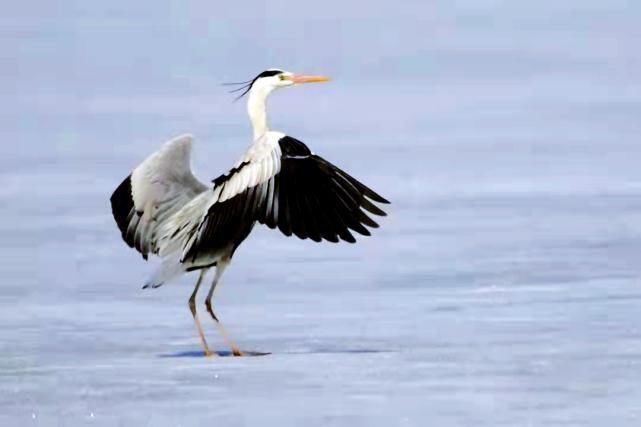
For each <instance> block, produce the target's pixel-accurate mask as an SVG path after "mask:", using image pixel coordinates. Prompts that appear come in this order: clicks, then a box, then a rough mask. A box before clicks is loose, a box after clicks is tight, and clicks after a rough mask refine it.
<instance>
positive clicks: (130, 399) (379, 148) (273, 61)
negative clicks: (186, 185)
mask: <svg viewBox="0 0 641 427" xmlns="http://www.w3.org/2000/svg"><path fill="white" fill-rule="evenodd" d="M99 3H100V4H99ZM640 23H641V4H640V3H638V2H632V1H624V0H610V1H595V0H581V1H556V0H540V1H537V2H525V1H501V0H476V1H474V0H466V1H460V2H451V1H434V2H426V1H416V2H411V1H408V2H400V1H396V2H391V1H373V2H360V3H356V2H345V1H335V0H327V1H323V2H284V1H276V0H274V1H268V2H257V1H252V2H240V1H239V2H214V1H173V2H167V1H162V2H160V1H151V0H145V1H138V2H129V1H121V0H117V1H109V2H82V1H57V2H44V1H41V2H35V1H22V2H10V3H7V4H6V5H4V6H3V12H2V14H1V16H0V65H1V67H0V100H1V102H0V137H1V139H2V142H1V143H0V219H1V221H0V237H1V239H0V260H1V261H0V262H1V265H0V274H1V276H0V277H1V283H0V422H1V424H2V425H20V426H22V425H54V426H56V425H60V426H75V425H105V426H107V425H123V426H129V425H132V426H134V425H135V426H142V425H150V426H193V425H224V426H242V425H279V426H289V425H291V426H300V425H309V426H328V425H350V426H361V425H362V426H374V425H382V426H425V425H433V426H543V425H545V426H552V425H553V426H557V425H563V426H638V425H640V423H641V325H640V323H639V321H640V315H639V312H640V310H639V304H640V303H641V289H640V288H639V279H640V278H641V168H640V167H639V160H640V159H641V141H640V140H639V136H640V135H641V77H640V76H641V49H640V48H639V46H640V45H641V25H640ZM269 67H281V68H284V69H287V70H291V71H295V72H311V73H323V74H328V75H330V76H332V77H333V78H334V80H333V81H332V83H330V84H326V85H310V86H305V87H300V88H293V89H288V90H283V91H280V92H278V93H277V94H275V95H274V96H273V97H272V98H271V100H270V118H271V124H272V127H273V128H274V129H278V130H282V131H284V132H287V133H289V134H290V135H293V136H295V137H297V138H300V139H302V140H303V141H306V142H307V143H308V144H309V145H310V146H311V147H312V148H313V149H314V150H315V151H316V152H317V153H319V154H321V155H323V156H324V157H326V158H328V159H330V160H332V161H334V162H335V163H337V164H338V165H340V166H342V167H344V168H345V169H347V170H348V171H350V172H351V173H352V174H353V175H355V176H356V177H358V178H360V179H362V180H363V181H365V182H366V183H368V184H369V185H371V186H372V187H373V188H375V189H376V190H377V191H380V193H381V194H383V195H385V196H386V197H388V198H389V199H390V200H391V201H392V202H393V204H392V205H391V207H390V209H389V212H390V215H389V217H388V218H386V219H383V220H381V224H382V228H381V229H380V230H378V231H377V232H376V233H374V237H372V238H368V239H362V240H361V241H360V242H359V244H357V245H352V246H350V245H343V246H337V245H332V244H326V245H318V244H314V243H312V242H307V241H297V240H295V239H286V238H284V237H282V236H281V235H280V234H278V233H275V232H272V231H269V230H264V229H257V230H256V231H255V232H254V234H253V235H252V236H251V238H250V239H248V241H247V242H246V243H245V244H244V245H243V246H242V247H241V249H240V250H239V251H238V252H237V254H236V257H235V259H234V263H233V264H232V266H231V268H229V269H228V272H227V274H226V275H225V277H224V280H223V282H222V284H221V285H220V287H219V288H218V290H217V294H216V299H215V303H216V306H217V311H218V314H219V315H220V318H221V319H222V320H223V322H224V323H225V324H226V325H227V328H228V329H229V331H230V333H231V334H232V336H234V337H235V338H236V340H237V341H238V342H239V344H240V345H241V347H243V348H246V349H250V350H265V351H271V352H272V353H273V354H272V355H270V356H266V357H262V358H230V357H225V358H211V359H206V358H202V357H195V356H194V354H195V352H197V351H198V350H199V348H200V347H199V342H198V339H197V336H196V334H195V330H194V328H193V325H192V321H191V316H190V314H189V311H188V308H187V298H188V296H189V294H190V292H191V289H192V286H193V282H194V280H195V277H193V276H187V277H184V278H183V279H181V280H180V282H179V283H177V284H175V285H171V286H166V287H163V288H161V289H158V290H155V291H143V290H141V289H140V286H141V285H142V283H143V279H144V277H145V275H146V273H147V272H148V271H149V269H150V266H149V265H146V264H145V263H144V262H142V260H141V259H140V257H139V256H138V255H137V254H136V253H135V252H133V251H132V250H130V249H128V248H127V247H126V246H125V245H124V244H123V243H122V242H121V241H120V237H119V234H118V232H117V231H116V229H115V225H114V224H113V221H112V219H111V216H110V207H109V203H108V200H109V196H110V194H111V191H112V190H113V189H114V188H115V186H116V185H117V184H118V183H119V182H120V181H121V180H122V178H123V177H124V176H126V175H127V174H128V173H129V171H130V170H131V169H132V168H133V167H134V166H135V165H136V164H137V163H138V162H140V161H141V160H142V159H143V158H144V157H145V156H146V155H148V154H149V153H151V152H152V151H154V150H155V149H157V147H158V146H159V145H160V144H161V143H162V142H163V141H165V140H167V139H169V138H171V137H172V136H175V135H177V134H181V133H185V132H190V133H193V134H194V135H195V137H196V146H195V152H194V168H195V170H196V172H197V175H198V176H199V177H201V179H203V180H205V179H212V178H215V177H216V176H218V175H219V174H220V173H222V172H223V171H225V170H226V168H228V167H229V166H231V165H232V163H233V162H234V161H235V160H236V159H237V157H238V155H239V154H240V152H241V151H242V150H243V149H244V148H245V147H246V146H247V145H248V144H249V143H250V139H251V137H250V129H249V124H248V120H247V118H246V113H245V105H244V102H237V103H232V99H233V97H232V95H229V94H227V93H226V92H225V90H226V88H225V87H224V86H220V83H222V82H226V81H238V80H245V79H248V78H251V77H253V76H254V75H255V74H257V73H258V72H260V71H262V70H263V69H266V68H269ZM199 307H201V305H200V304H199ZM203 323H204V324H205V326H206V329H207V332H208V336H209V339H210V342H211V344H212V345H213V346H215V347H216V348H217V349H224V348H223V347H222V342H221V339H220V338H219V337H218V336H217V334H216V330H215V328H214V325H213V324H211V323H210V322H209V319H208V318H206V317H205V316H203Z"/></svg>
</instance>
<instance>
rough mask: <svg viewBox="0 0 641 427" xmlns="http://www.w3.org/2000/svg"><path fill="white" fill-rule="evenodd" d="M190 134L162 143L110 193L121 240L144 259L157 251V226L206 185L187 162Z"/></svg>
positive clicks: (189, 158)
mask: <svg viewBox="0 0 641 427" xmlns="http://www.w3.org/2000/svg"><path fill="white" fill-rule="evenodd" d="M192 141H193V139H192V137H191V136H190V135H183V136H179V137H177V138H174V139H172V140H171V141H169V142H167V143H165V144H164V145H163V146H162V148H161V149H160V150H159V151H157V152H155V153H153V154H152V155H150V156H149V157H147V159H145V161H143V162H142V163H141V164H140V165H139V166H138V167H136V168H135V169H134V170H133V172H132V173H131V175H129V176H128V177H127V178H125V180H124V181H123V182H122V183H121V184H120V185H119V186H118V188H117V189H116V191H114V193H113V195H112V196H111V209H112V213H113V216H114V219H115V220H116V223H117V224H118V228H119V229H120V232H121V233H122V238H123V240H124V241H125V242H126V243H127V244H128V245H129V246H130V247H132V248H135V249H136V250H137V251H138V252H140V253H141V254H142V256H143V258H145V259H147V256H148V254H149V253H154V254H157V253H158V250H159V249H158V237H159V236H158V230H159V229H161V228H162V227H163V226H164V225H166V223H167V222H168V219H169V218H170V217H171V216H172V215H173V214H175V213H176V212H178V211H179V210H180V209H181V208H182V207H183V206H185V205H186V204H187V203H188V202H189V201H190V200H192V199H193V198H194V197H196V196H197V195H198V194H201V193H203V192H204V191H207V190H208V187H207V186H206V185H204V184H203V183H201V182H200V181H198V180H197V179H196V178H195V177H194V175H193V173H192V171H191V166H190V161H191V148H192Z"/></svg>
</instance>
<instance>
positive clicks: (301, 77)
mask: <svg viewBox="0 0 641 427" xmlns="http://www.w3.org/2000/svg"><path fill="white" fill-rule="evenodd" d="M285 79H286V80H290V81H291V82H292V83H294V84H300V83H320V82H327V81H329V77H327V76H308V75H305V74H294V75H293V76H287V77H285Z"/></svg>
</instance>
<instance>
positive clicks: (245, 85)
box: [223, 70, 283, 102]
mask: <svg viewBox="0 0 641 427" xmlns="http://www.w3.org/2000/svg"><path fill="white" fill-rule="evenodd" d="M282 73H283V70H265V71H263V72H262V73H260V74H259V75H257V76H256V77H254V78H253V79H251V80H247V81H244V82H234V83H223V85H224V86H237V85H240V87H237V88H236V89H232V90H230V91H229V93H235V92H240V91H243V92H242V93H241V94H240V95H238V96H237V97H236V98H235V99H234V102H235V101H238V100H239V99H240V98H242V97H243V96H245V95H247V93H249V91H250V90H251V88H252V86H253V85H254V83H255V82H256V80H258V79H260V78H262V77H272V76H277V75H279V74H282Z"/></svg>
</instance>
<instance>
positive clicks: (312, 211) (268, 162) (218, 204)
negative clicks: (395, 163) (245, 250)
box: [111, 70, 389, 355]
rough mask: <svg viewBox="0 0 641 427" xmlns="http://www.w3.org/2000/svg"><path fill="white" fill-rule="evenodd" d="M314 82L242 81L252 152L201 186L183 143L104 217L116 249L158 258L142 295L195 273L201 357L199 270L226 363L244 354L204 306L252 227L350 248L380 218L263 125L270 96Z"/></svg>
mask: <svg viewBox="0 0 641 427" xmlns="http://www.w3.org/2000/svg"><path fill="white" fill-rule="evenodd" d="M325 80H327V78H325V77H322V76H304V75H296V74H292V73H289V72H286V71H282V70H267V71H264V72H262V73H261V74H259V75H258V76H257V77H256V78H254V79H252V80H251V81H248V82H244V83H243V84H244V86H242V87H241V88H239V89H241V90H244V92H243V94H242V95H241V96H243V95H245V94H247V93H248V94H249V97H248V103H247V109H248V114H249V117H250V120H251V123H252V127H253V133H254V138H253V143H252V144H251V145H250V146H249V148H248V149H247V150H246V151H245V152H244V153H243V155H242V156H241V157H240V159H239V160H238V161H237V162H236V164H234V166H233V167H232V168H231V169H229V170H228V171H227V172H226V173H224V174H222V175H220V176H219V177H218V178H216V179H214V180H213V181H212V182H211V184H209V185H207V184H204V183H202V182H201V181H199V180H198V179H197V178H196V177H195V176H194V174H193V173H192V171H191V166H190V163H191V150H192V143H193V138H192V137H191V136H190V135H183V136H179V137H177V138H174V139H172V140H170V141H169V142H167V143H165V144H164V145H163V146H162V147H161V149H160V150H159V151H157V152H155V153H153V154H152V155H151V156H149V157H148V158H147V159H145V160H144V161H143V162H142V163H141V164H140V165H139V166H138V167H136V168H135V169H134V170H133V172H132V173H131V174H130V175H129V176H128V177H127V178H125V180H124V181H123V182H122V183H121V184H120V185H119V186H118V187H117V188H116V190H115V191H114V193H113V195H112V196H111V206H112V213H113V216H114V219H115V220H116V223H117V225H118V228H119V229H120V231H121V234H122V238H123V240H124V241H125V242H126V243H127V244H128V245H129V246H130V247H132V248H135V249H136V250H137V251H138V252H140V253H141V254H142V256H143V258H144V259H147V258H148V256H149V255H150V254H152V255H155V256H158V257H159V258H160V259H161V263H160V266H159V267H158V268H157V269H156V270H155V271H154V272H153V273H152V274H151V276H150V277H149V279H148V280H147V283H146V284H145V285H144V288H148V287H153V288H155V287H159V286H161V285H163V284H165V283H167V282H169V281H171V280H172V279H175V278H176V277H178V276H180V275H181V274H183V273H186V272H190V271H195V270H199V271H200V275H199V278H198V281H197V283H196V286H195V288H194V291H193V293H192V295H191V298H190V299H189V306H190V309H191V312H192V315H193V317H194V320H195V323H196V327H197V330H198V333H199V335H200V338H201V341H202V344H203V347H204V349H205V354H206V355H211V354H213V353H211V352H210V350H209V347H208V345H207V341H206V339H205V336H204V333H203V330H202V327H201V325H200V322H199V320H198V315H197V311H196V307H195V297H196V294H197V292H198V289H199V288H200V285H201V283H202V281H203V278H204V276H205V274H206V273H207V271H208V270H209V269H210V268H212V267H216V274H215V277H214V280H213V282H212V285H211V287H210V289H209V292H208V295H207V298H206V300H205V305H206V307H207V311H208V312H209V314H210V315H211V316H212V318H213V319H214V320H215V321H216V324H217V326H218V327H219V329H220V332H221V333H222V335H223V337H224V338H225V341H226V342H227V343H228V345H230V347H231V348H232V352H233V354H234V355H241V354H242V353H241V352H240V350H239V349H238V347H237V346H236V345H235V344H234V343H233V342H232V341H231V340H230V339H229V337H228V335H227V333H226V332H225V330H224V328H223V327H222V325H221V323H220V322H219V321H218V318H217V316H216V315H215V313H214V311H213V308H212V306H211V299H212V296H213V293H214V289H215V288H216V285H217V284H218V282H219V281H220V277H221V276H222V274H223V272H224V270H225V268H226V267H227V265H228V264H229V262H230V260H231V258H232V256H233V255H234V252H235V251H236V249H237V248H238V246H239V245H240V244H241V243H242V242H243V240H245V239H246V238H247V236H249V234H250V233H251V231H252V229H253V228H254V226H255V225H256V224H257V223H258V224H263V225H266V226H267V227H269V228H272V229H278V230H280V231H281V232H282V233H283V234H284V235H286V236H291V235H295V236H296V237H298V238H300V239H307V238H309V239H311V240H313V241H316V242H320V241H330V242H338V241H346V242H351V243H354V242H355V241H356V240H355V238H354V236H353V234H352V232H356V233H358V234H361V235H370V231H369V230H368V228H367V227H370V228H376V227H378V225H377V223H376V222H375V221H374V220H372V219H371V218H370V216H369V215H368V214H374V215H381V216H382V215H385V212H383V211H382V210H381V209H380V208H379V207H377V206H376V204H375V203H383V204H385V203H389V202H388V201H387V200H386V199H384V198H383V197H381V196H380V195H378V194H377V193H376V192H374V191H373V190H371V189H370V188H368V187H367V186H365V185H364V184H362V183H361V182H360V181H358V180H357V179H355V178H353V177H351V176H350V175H349V174H347V173H346V172H345V171H343V170H341V169H340V168H338V167H336V166H334V165H333V164H332V163H330V162H328V161H326V160H325V159H323V158H322V157H320V156H317V155H315V154H314V153H312V152H311V151H310V149H309V148H308V147H307V146H306V145H305V144H304V143H303V142H301V141H299V140H297V139H295V138H293V137H290V136H287V135H285V134H283V133H280V132H275V131H271V130H270V129H269V128H268V126H267V116H266V108H265V102H266V99H267V97H268V96H269V94H270V93H271V92H273V91H274V90H275V89H278V88H281V87H286V86H291V85H295V84H301V83H310V82H320V81H325Z"/></svg>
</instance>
